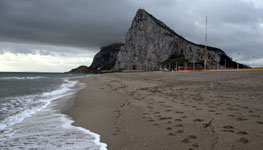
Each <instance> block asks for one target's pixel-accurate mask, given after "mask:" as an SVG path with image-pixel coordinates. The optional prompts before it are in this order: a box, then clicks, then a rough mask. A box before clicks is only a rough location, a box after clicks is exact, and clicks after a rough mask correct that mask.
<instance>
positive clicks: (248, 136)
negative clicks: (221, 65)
mask: <svg viewBox="0 0 263 150" xmlns="http://www.w3.org/2000/svg"><path fill="white" fill-rule="evenodd" d="M261 74H262V71H257V72H253V71H244V72H242V73H240V72H150V73H145V72H140V73H112V74H103V75H97V76H93V77H87V78H83V79H79V81H80V82H84V83H87V84H88V86H87V87H85V88H84V89H82V90H80V91H79V92H78V93H77V94H76V96H75V99H74V104H73V106H72V107H71V108H69V109H68V110H66V111H65V112H64V113H65V114H67V115H69V116H70V117H72V118H73V120H75V122H74V123H73V125H75V126H81V127H83V128H86V129H88V130H90V131H92V132H94V133H97V134H99V135H100V136H101V137H100V138H101V139H100V141H101V142H103V143H106V144H107V145H108V149H109V150H111V149H113V150H125V149H127V150H135V149H144V150H155V149H156V150H157V149H167V150H170V149H175V148H176V149H187V150H188V149H229V150H230V149H241V150H242V149H260V147H262V146H263V142H262V140H263V129H262V124H263V118H262V116H263V112H262V106H263V104H262V102H261V101H260V99H262V98H263V94H262V92H260V91H261V90H262V89H263V87H262V85H263V84H262V82H263V79H262V77H261ZM252 96H253V98H252V99H251V97H252Z"/></svg>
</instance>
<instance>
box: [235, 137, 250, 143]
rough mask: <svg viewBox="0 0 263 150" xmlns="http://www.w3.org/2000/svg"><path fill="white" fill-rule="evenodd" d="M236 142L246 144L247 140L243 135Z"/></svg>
mask: <svg viewBox="0 0 263 150" xmlns="http://www.w3.org/2000/svg"><path fill="white" fill-rule="evenodd" d="M237 142H239V143H243V144H247V143H249V140H248V139H247V138H245V137H242V138H240V139H239V140H237Z"/></svg>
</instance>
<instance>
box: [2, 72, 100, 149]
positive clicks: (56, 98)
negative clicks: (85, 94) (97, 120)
mask: <svg viewBox="0 0 263 150" xmlns="http://www.w3.org/2000/svg"><path fill="white" fill-rule="evenodd" d="M85 76H90V75H87V74H64V73H9V72H3V73H0V149H105V145H104V144H102V143H99V136H98V135H96V134H94V133H91V132H90V131H88V130H86V129H84V128H80V127H74V126H71V123H72V122H73V121H72V120H71V118H69V117H68V116H66V115H64V114H61V110H62V108H64V107H67V105H69V104H70V102H71V103H72V95H73V94H74V93H76V92H77V91H78V90H80V89H81V88H83V87H84V86H85V85H84V84H83V83H79V82H78V81H75V80H70V79H72V78H79V77H85Z"/></svg>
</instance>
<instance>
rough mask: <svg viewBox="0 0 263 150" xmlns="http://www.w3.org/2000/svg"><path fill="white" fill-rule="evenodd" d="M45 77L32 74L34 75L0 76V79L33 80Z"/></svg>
mask: <svg viewBox="0 0 263 150" xmlns="http://www.w3.org/2000/svg"><path fill="white" fill-rule="evenodd" d="M42 78H47V77H44V76H34V77H1V78H0V80H35V79H42Z"/></svg>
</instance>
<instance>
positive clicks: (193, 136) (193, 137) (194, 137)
mask: <svg viewBox="0 0 263 150" xmlns="http://www.w3.org/2000/svg"><path fill="white" fill-rule="evenodd" d="M189 138H190V139H197V137H196V136H195V135H189Z"/></svg>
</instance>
